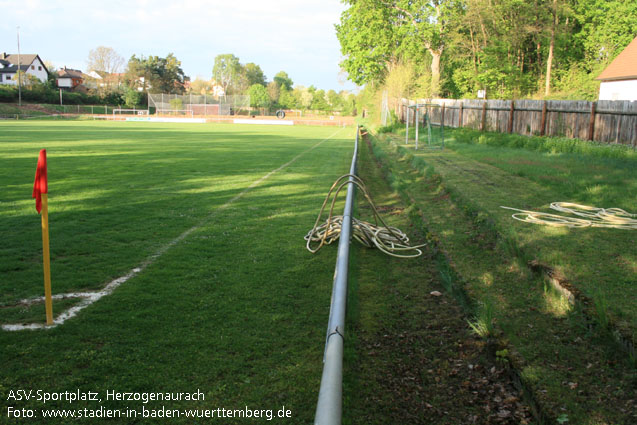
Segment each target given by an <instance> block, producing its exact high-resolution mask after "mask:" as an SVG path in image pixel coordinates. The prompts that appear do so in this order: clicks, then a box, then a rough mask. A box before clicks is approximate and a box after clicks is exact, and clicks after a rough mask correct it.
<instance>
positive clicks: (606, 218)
mask: <svg viewBox="0 0 637 425" xmlns="http://www.w3.org/2000/svg"><path fill="white" fill-rule="evenodd" d="M501 208H505V209H507V210H513V211H518V212H517V213H515V214H513V215H512V216H511V217H513V218H514V219H516V220H519V221H524V222H526V223H535V224H544V225H547V226H554V227H606V228H612V229H625V230H637V214H631V213H629V212H626V211H624V210H622V209H621V208H597V207H591V206H588V205H580V204H573V203H570V202H553V203H552V204H551V209H553V210H556V211H559V212H562V213H566V214H573V215H576V216H577V217H570V216H563V215H557V214H550V213H544V212H536V211H527V210H520V209H517V208H511V207H503V206H502V207H501ZM578 217H581V218H578Z"/></svg>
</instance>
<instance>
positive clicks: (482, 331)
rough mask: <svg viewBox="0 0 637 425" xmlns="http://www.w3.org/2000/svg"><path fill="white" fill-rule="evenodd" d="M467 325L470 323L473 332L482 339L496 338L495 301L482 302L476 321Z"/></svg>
mask: <svg viewBox="0 0 637 425" xmlns="http://www.w3.org/2000/svg"><path fill="white" fill-rule="evenodd" d="M467 323H469V326H470V327H471V329H472V330H473V332H475V333H476V335H478V336H479V337H480V338H484V339H487V338H490V337H492V336H494V334H495V315H494V311H493V301H491V299H486V300H485V301H484V302H480V303H479V307H478V311H477V312H476V316H475V319H474V320H473V321H471V320H467ZM496 354H497V353H496Z"/></svg>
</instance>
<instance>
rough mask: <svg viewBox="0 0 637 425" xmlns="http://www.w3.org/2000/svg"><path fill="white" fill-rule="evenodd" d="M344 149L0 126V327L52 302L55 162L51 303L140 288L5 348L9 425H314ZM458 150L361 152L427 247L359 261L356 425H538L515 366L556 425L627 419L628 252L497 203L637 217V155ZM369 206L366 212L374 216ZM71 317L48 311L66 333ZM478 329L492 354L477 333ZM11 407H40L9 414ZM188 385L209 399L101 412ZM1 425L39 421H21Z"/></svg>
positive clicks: (91, 126) (310, 140) (122, 130)
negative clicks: (317, 237)
mask: <svg viewBox="0 0 637 425" xmlns="http://www.w3.org/2000/svg"><path fill="white" fill-rule="evenodd" d="M354 136H355V134H354V129H353V128H344V129H339V128H324V127H296V126H295V127H270V126H238V125H223V124H216V125H212V124H210V125H209V124H197V125H193V124H151V123H114V122H101V121H17V122H0V189H1V190H0V240H1V241H2V244H1V245H0V323H2V324H15V323H25V324H36V325H38V324H42V323H44V321H45V315H44V306H43V304H42V303H35V304H33V305H30V306H27V305H24V304H23V303H21V302H20V301H21V300H23V299H29V298H34V297H39V296H42V294H43V284H42V254H41V249H42V248H41V235H40V217H39V215H38V214H37V213H36V211H35V202H34V200H32V199H31V190H32V185H33V178H34V174H35V165H36V162H37V156H38V152H39V150H40V149H41V148H46V149H47V151H48V162H49V167H48V174H49V200H50V214H49V219H50V227H51V260H52V281H53V293H54V294H63V293H71V292H95V291H99V290H101V289H102V288H104V287H105V285H107V284H108V283H109V282H112V281H113V280H114V279H118V278H121V277H122V276H126V275H128V274H130V273H131V271H133V270H138V271H137V272H134V273H133V276H132V277H131V278H130V279H129V280H127V281H126V282H124V283H123V284H121V286H119V287H117V289H115V291H114V292H113V293H112V294H110V295H107V296H105V297H103V298H101V299H100V300H98V301H96V302H95V303H93V304H91V305H89V306H88V307H86V308H85V309H83V310H81V311H80V312H79V313H78V314H77V316H75V317H72V318H71V319H68V320H67V321H66V322H65V323H64V324H62V325H60V326H57V327H55V328H52V329H47V330H23V331H17V332H9V331H4V330H3V331H0V346H2V350H0V364H2V368H1V369H0V400H1V401H0V423H2V424H4V423H16V424H18V423H27V421H28V423H47V424H49V423H53V424H66V423H69V419H68V418H66V419H64V418H57V419H50V418H44V417H42V414H43V413H42V412H43V409H72V410H73V411H75V412H76V414H77V412H78V411H81V410H83V409H84V408H87V409H90V412H95V410H97V409H100V408H103V409H113V411H115V410H117V409H119V411H120V414H121V412H125V411H126V409H135V410H137V412H138V417H137V418H122V417H120V418H116V419H109V420H105V421H103V422H104V423H118V424H119V423H122V424H128V423H140V424H146V423H184V424H191V423H265V422H266V421H267V420H264V419H263V418H261V419H257V418H252V419H237V418H227V417H226V418H223V419H221V420H211V419H203V420H201V419H199V420H194V421H193V419H192V418H186V417H183V416H182V417H181V418H179V419H174V418H172V419H170V420H168V419H163V420H162V419H152V418H151V419H148V418H142V417H141V414H142V409H143V408H146V409H154V411H155V412H157V410H158V409H161V408H162V406H164V407H165V408H166V409H179V410H181V411H182V412H184V411H186V410H187V409H212V410H214V409H217V408H226V409H245V408H248V409H251V410H255V409H271V410H273V414H274V415H276V414H277V413H278V411H279V410H281V409H283V406H285V409H288V410H289V411H290V413H289V414H290V417H289V418H286V419H281V420H279V422H280V423H295V424H296V423H299V424H300V423H310V422H312V420H313V417H314V410H315V406H316V400H317V396H318V389H319V383H320V377H321V370H322V366H323V365H322V361H321V360H322V355H323V344H324V341H325V327H326V324H327V319H328V314H329V304H330V295H331V287H332V279H333V272H334V263H335V254H336V246H334V245H333V246H329V247H326V248H324V249H323V250H321V251H320V252H319V253H318V254H316V255H312V254H310V253H309V252H308V251H307V250H306V249H305V241H304V240H303V236H304V235H305V234H306V233H307V231H308V230H310V228H311V226H312V225H313V224H314V220H315V218H316V214H317V213H318V210H319V208H320V205H321V203H322V201H323V197H324V196H325V194H326V192H327V190H328V189H329V187H330V185H331V184H332V182H333V181H334V180H335V179H336V178H337V177H339V176H341V175H342V174H344V173H346V172H347V170H348V169H349V165H350V161H351V154H352V150H353V140H354ZM450 136H451V137H450V138H449V139H448V140H447V141H446V143H447V147H448V148H447V149H445V150H443V151H426V152H425V151H418V152H415V151H413V149H410V148H408V149H404V148H402V147H397V146H396V145H392V143H391V141H392V139H393V138H395V139H396V140H398V141H399V142H398V144H399V145H400V142H404V135H402V136H401V135H400V134H389V135H384V136H382V137H380V138H376V137H370V138H369V139H365V142H363V143H362V146H361V153H360V156H359V174H360V175H361V177H362V178H363V179H364V180H365V181H366V182H367V185H368V187H369V188H370V189H371V193H372V197H373V198H374V199H375V201H376V203H377V205H379V206H382V207H383V208H382V211H383V215H384V217H385V219H386V220H388V222H389V223H390V224H392V225H396V226H398V227H400V228H401V229H403V230H405V231H406V232H407V233H408V234H409V236H410V237H411V238H412V240H414V241H415V242H419V241H420V242H423V241H425V240H426V241H427V242H428V246H427V248H426V252H425V255H424V256H422V257H419V258H418V259H413V260H400V259H395V258H392V257H388V256H385V255H382V254H381V253H379V252H378V251H377V250H369V249H364V248H361V247H360V246H359V245H358V244H356V243H353V244H352V260H351V265H350V288H349V299H348V303H349V304H348V319H347V324H346V328H347V329H346V333H347V336H346V346H345V350H346V351H345V363H344V367H345V374H344V414H343V423H344V424H357V423H369V424H379V425H380V424H385V423H415V422H418V423H428V424H432V425H433V424H435V425H442V424H448V425H452V424H460V423H511V424H512V423H527V424H532V423H536V422H535V419H533V418H532V417H531V414H530V411H531V408H530V407H529V405H528V404H527V401H524V400H523V396H522V394H521V393H520V392H519V391H518V390H517V389H516V388H515V385H514V381H513V379H512V377H511V375H510V373H509V371H508V370H509V369H508V368H509V366H513V367H514V368H515V369H516V370H517V372H518V373H519V374H520V376H521V378H522V380H523V382H524V384H525V385H526V388H527V390H530V391H531V393H532V398H533V399H534V403H537V405H538V406H539V407H540V408H541V409H542V414H543V415H546V417H545V418H544V419H545V420H546V421H547V423H552V422H551V421H553V422H555V421H557V420H558V419H559V422H560V423H577V424H586V425H601V424H624V423H626V424H629V423H631V420H632V418H633V417H637V416H635V415H637V405H635V403H634V388H635V385H636V383H637V381H636V379H637V375H636V374H635V368H634V358H631V357H630V355H627V354H626V353H625V352H624V351H622V350H621V349H620V348H618V346H617V344H616V343H615V342H614V341H615V340H614V339H613V338H612V337H610V336H609V334H608V331H610V332H613V329H621V330H622V331H623V332H624V333H626V332H628V333H630V332H634V329H635V327H634V324H635V315H637V312H636V311H635V309H634V296H635V293H634V291H635V287H634V282H635V280H634V276H635V269H634V268H635V265H636V258H635V249H634V246H635V243H634V242H635V239H634V238H635V236H634V235H633V233H630V232H626V231H614V230H612V229H608V230H604V229H588V230H586V229H584V230H583V231H582V229H580V230H579V233H578V231H575V230H569V231H563V230H559V229H557V230H555V229H542V228H540V227H538V226H533V225H531V224H526V223H519V222H517V221H514V220H513V219H511V218H510V213H508V212H507V211H505V210H501V209H499V205H500V204H505V205H510V206H517V207H520V208H525V209H546V206H547V205H548V203H549V202H552V201H559V200H564V201H574V202H582V203H593V204H598V203H599V204H603V205H601V206H616V207H621V208H625V209H627V210H629V211H635V210H636V209H637V208H635V204H634V199H635V195H637V185H636V180H635V175H634V170H635V167H634V165H635V159H634V157H633V156H632V154H631V153H628V154H626V153H619V154H617V155H615V153H613V155H611V156H608V155H606V154H605V153H601V154H598V153H590V152H580V153H564V152H562V153H560V152H558V151H551V147H550V146H549V145H550V144H549V143H548V142H547V146H545V147H548V148H549V149H548V150H547V151H534V150H532V149H529V148H528V147H524V148H520V147H514V146H513V147H512V146H505V144H502V143H500V142H501V140H500V139H499V138H497V137H495V136H492V135H489V136H488V137H491V138H492V139H488V140H480V141H479V143H477V142H474V138H473V135H472V134H471V133H469V132H453V133H450ZM477 137H478V135H476V138H477ZM602 152H604V151H602ZM359 198H360V197H359ZM341 202H342V201H341ZM357 202H358V207H357V211H356V215H357V216H358V217H360V218H362V219H367V220H369V219H370V218H371V211H370V209H369V207H368V206H367V205H366V203H365V202H364V200H363V199H358V201H357ZM607 204H609V205H607ZM340 210H342V207H341V204H339V205H337V208H336V211H340ZM528 260H537V261H539V262H541V263H542V264H545V265H547V266H550V267H553V268H554V269H555V270H557V271H558V272H559V273H561V274H563V275H564V276H566V277H567V278H568V279H569V281H570V283H571V284H572V285H574V287H576V288H578V289H579V290H580V291H581V292H582V293H583V294H584V295H585V296H587V297H589V298H590V299H592V300H594V305H592V306H588V307H587V311H588V313H590V312H591V311H592V312H593V315H594V316H596V315H597V314H600V315H602V313H603V317H608V320H610V322H611V323H610V325H609V328H608V329H602V327H601V326H599V325H597V326H592V327H591V326H590V322H589V321H588V320H589V319H590V317H589V318H587V317H586V314H584V313H583V312H582V306H581V305H579V304H576V305H575V306H571V305H569V304H568V302H565V300H564V299H563V298H562V297H561V296H560V295H559V294H556V293H554V292H553V291H552V290H551V289H550V288H548V287H547V286H546V285H545V283H544V281H543V280H542V278H541V277H539V276H537V275H535V274H533V273H532V272H531V271H530V270H528V269H527V267H526V262H527V261H528ZM432 291H438V293H439V295H437V296H433V295H431V293H432ZM440 292H442V293H443V294H442V295H440ZM80 302H81V301H80V300H79V299H77V298H68V299H62V300H55V301H54V304H53V309H54V315H59V314H60V313H62V312H63V311H65V310H66V309H69V308H72V307H74V306H77V305H79V303H80ZM588 313H587V314H588ZM593 319H594V318H593ZM480 321H482V322H483V324H485V325H486V326H487V327H488V328H489V332H491V334H490V335H489V336H488V337H487V338H486V339H483V338H481V337H480V336H478V335H476V334H475V333H474V332H473V331H472V328H471V326H470V325H469V322H470V323H471V324H472V325H474V326H475V325H476V324H479V323H480ZM633 335H634V334H633ZM629 336H630V334H629ZM633 340H634V338H633ZM497 350H500V351H499V353H500V354H496V351H497ZM78 389H79V390H80V392H89V391H90V392H96V393H98V394H99V396H100V397H101V398H102V402H101V403H100V402H96V401H78V402H74V403H69V402H68V401H65V400H53V401H51V400H50V401H48V402H47V403H46V404H43V403H42V401H41V400H38V399H37V391H38V390H41V391H44V392H46V393H58V394H59V393H64V392H65V391H73V392H75V391H77V390H78ZM18 390H26V391H29V390H32V391H33V393H32V397H31V398H30V399H29V400H26V399H18V397H21V396H23V395H24V394H23V393H20V392H18ZM197 390H200V391H201V392H203V394H204V395H205V400H199V401H187V400H181V401H169V402H161V401H150V402H148V403H143V402H141V401H122V400H107V399H106V397H107V394H108V392H109V391H116V392H139V393H150V392H152V393H155V392H171V393H176V392H189V393H194V392H197ZM9 408H11V409H23V408H25V409H33V412H34V414H35V415H36V417H35V418H26V419H25V418H24V417H23V418H15V417H13V418H8V415H9V410H8V409H9ZM11 412H12V413H13V414H14V415H15V410H11ZM85 414H86V413H85ZM537 417H538V416H537V415H536V419H537ZM98 422H100V421H99V420H95V419H90V420H88V421H83V423H98ZM267 422H269V421H267ZM273 422H277V419H276V418H274V420H273ZM80 423H82V421H80ZM540 423H541V422H540Z"/></svg>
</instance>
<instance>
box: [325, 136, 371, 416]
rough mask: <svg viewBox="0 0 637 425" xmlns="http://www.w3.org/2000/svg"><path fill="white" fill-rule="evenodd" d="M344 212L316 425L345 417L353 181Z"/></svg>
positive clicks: (354, 172) (349, 188)
mask: <svg viewBox="0 0 637 425" xmlns="http://www.w3.org/2000/svg"><path fill="white" fill-rule="evenodd" d="M359 133H360V128H359V126H357V127H356V142H355V144H354V156H353V157H352V165H351V167H350V170H349V173H350V174H352V175H354V174H356V157H357V155H358V138H359ZM348 182H349V186H348V187H347V197H346V198H345V209H344V211H343V225H342V228H341V236H340V239H339V241H338V252H337V254H336V267H335V270H334V285H333V287H332V301H331V304H330V318H329V321H328V325H327V338H326V341H325V354H324V358H323V375H322V376H321V388H320V390H319V397H318V403H317V405H316V415H315V417H314V423H315V424H316V425H340V423H341V419H342V415H343V346H344V338H345V308H346V304H347V274H348V270H349V246H350V239H351V236H352V210H353V208H354V193H355V191H356V186H355V185H354V178H353V177H350V178H349V180H348Z"/></svg>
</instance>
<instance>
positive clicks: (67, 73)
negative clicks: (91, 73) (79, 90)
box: [58, 67, 83, 78]
mask: <svg viewBox="0 0 637 425" xmlns="http://www.w3.org/2000/svg"><path fill="white" fill-rule="evenodd" d="M58 78H83V75H82V71H80V70H77V69H71V68H66V67H65V68H61V69H60V70H59V71H58Z"/></svg>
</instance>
